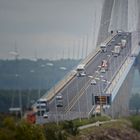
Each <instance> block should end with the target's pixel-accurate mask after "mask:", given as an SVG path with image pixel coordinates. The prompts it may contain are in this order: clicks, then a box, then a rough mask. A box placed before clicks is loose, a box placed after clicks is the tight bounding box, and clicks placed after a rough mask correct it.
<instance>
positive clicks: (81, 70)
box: [76, 64, 86, 77]
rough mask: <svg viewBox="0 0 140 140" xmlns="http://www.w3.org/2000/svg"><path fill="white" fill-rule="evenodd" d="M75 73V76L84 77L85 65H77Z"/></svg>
mask: <svg viewBox="0 0 140 140" xmlns="http://www.w3.org/2000/svg"><path fill="white" fill-rule="evenodd" d="M76 71H77V76H78V77H83V76H85V75H86V72H85V64H79V65H78V66H77V68H76Z"/></svg>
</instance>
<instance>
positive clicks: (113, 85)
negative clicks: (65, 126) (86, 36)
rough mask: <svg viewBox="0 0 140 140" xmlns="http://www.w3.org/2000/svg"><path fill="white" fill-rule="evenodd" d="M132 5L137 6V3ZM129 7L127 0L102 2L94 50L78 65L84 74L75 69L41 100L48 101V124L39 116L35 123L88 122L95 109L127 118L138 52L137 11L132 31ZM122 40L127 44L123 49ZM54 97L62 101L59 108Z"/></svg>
mask: <svg viewBox="0 0 140 140" xmlns="http://www.w3.org/2000/svg"><path fill="white" fill-rule="evenodd" d="M133 2H135V6H136V5H138V7H139V6H140V2H139V1H133ZM131 4H132V3H131V2H130V1H129V0H117V1H115V0H104V4H103V8H102V16H101V23H100V30H99V36H98V40H97V47H96V49H95V50H93V52H91V53H90V54H89V55H88V56H87V57H86V58H85V59H84V60H83V61H81V62H80V64H82V65H83V66H84V74H83V75H81V76H79V75H78V74H79V72H78V71H77V70H76V68H75V69H74V70H72V71H70V72H69V73H68V74H67V75H66V76H65V77H64V78H63V79H62V80H61V81H59V82H58V84H56V85H55V86H54V87H53V88H52V89H51V90H50V91H49V92H48V93H46V94H45V95H43V96H42V97H41V98H44V99H47V101H48V107H49V112H48V118H47V120H44V119H43V118H41V116H39V117H37V119H38V121H42V122H43V121H56V122H58V121H60V120H71V119H76V118H79V119H81V118H88V117H90V115H92V114H95V113H96V110H97V109H98V106H100V113H103V114H107V115H110V116H112V117H113V118H114V117H119V116H127V115H128V114H129V110H128V103H129V98H130V94H131V88H132V87H131V85H132V79H133V71H134V67H133V64H134V62H135V59H136V57H137V56H138V55H139V51H140V31H139V27H138V25H140V10H139V9H137V14H136V15H135V16H137V18H136V19H137V22H136V24H135V25H133V26H134V29H133V28H132V27H131V26H130V25H131V24H130V21H131V19H130V17H129V14H130V9H131ZM120 29H121V30H122V31H119V30H120ZM122 40H126V44H125V47H123V46H122V44H121V41H122ZM101 44H104V45H105V46H106V51H105V52H103V51H102V49H101V48H100V46H101ZM119 45H120V46H121V49H120V55H118V56H114V55H113V51H114V48H115V46H119ZM103 60H106V61H107V63H108V64H107V65H108V68H107V69H105V70H102V66H101V64H102V61H103ZM93 81H94V82H95V83H92V82H93ZM57 96H61V98H62V99H61V100H62V102H61V105H60V106H58V103H57V100H56V97H57ZM95 115H96V114H95Z"/></svg>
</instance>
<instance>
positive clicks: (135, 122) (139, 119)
mask: <svg viewBox="0 0 140 140" xmlns="http://www.w3.org/2000/svg"><path fill="white" fill-rule="evenodd" d="M130 120H131V122H132V126H133V128H135V129H136V130H138V131H140V116H139V115H138V116H131V117H130Z"/></svg>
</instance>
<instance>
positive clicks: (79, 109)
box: [77, 77, 81, 122]
mask: <svg viewBox="0 0 140 140" xmlns="http://www.w3.org/2000/svg"><path fill="white" fill-rule="evenodd" d="M78 92H79V79H78V77H77V93H78ZM78 111H79V120H80V122H81V108H80V101H79V99H78Z"/></svg>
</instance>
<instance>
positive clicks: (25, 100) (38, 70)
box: [0, 59, 80, 112]
mask: <svg viewBox="0 0 140 140" xmlns="http://www.w3.org/2000/svg"><path fill="white" fill-rule="evenodd" d="M79 61H80V60H72V59H66V60H64V59H61V60H56V61H50V60H42V59H38V60H37V61H32V60H27V59H21V60H0V112H7V111H8V109H9V108H10V107H19V95H20V94H21V99H22V107H23V110H24V108H26V107H29V106H30V105H31V104H33V102H34V101H36V100H37V99H38V98H39V96H41V95H43V94H44V93H46V92H47V91H48V90H49V89H50V88H51V87H52V86H53V85H54V84H56V83H57V82H58V81H59V80H61V79H62V78H63V77H64V76H65V75H66V74H67V73H68V72H69V71H70V70H72V69H73V67H75V66H76V65H77V64H78V63H79ZM39 94H40V95H39Z"/></svg>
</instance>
